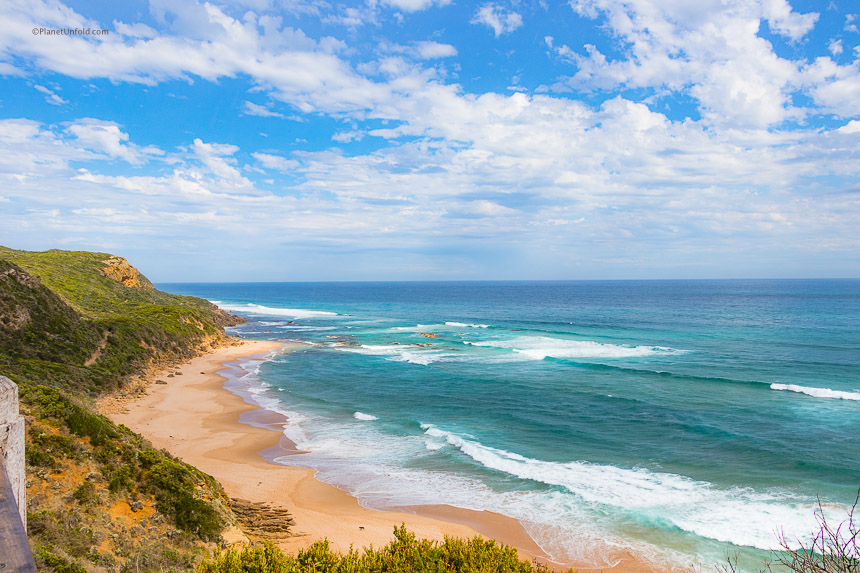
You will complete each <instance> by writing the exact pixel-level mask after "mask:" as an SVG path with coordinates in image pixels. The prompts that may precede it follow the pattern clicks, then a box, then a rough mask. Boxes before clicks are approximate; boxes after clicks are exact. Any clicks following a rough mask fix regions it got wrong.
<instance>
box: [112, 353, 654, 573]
mask: <svg viewBox="0 0 860 573" xmlns="http://www.w3.org/2000/svg"><path fill="white" fill-rule="evenodd" d="M295 346H296V347H297V346H299V345H295ZM290 348H291V347H289V346H287V345H284V344H282V343H279V342H274V341H248V340H244V341H242V342H241V343H240V344H238V345H233V346H225V347H221V348H217V349H215V350H213V351H211V352H209V353H207V354H204V355H202V356H198V357H196V358H193V359H191V360H189V361H187V362H185V363H183V364H181V365H178V366H171V367H170V368H167V369H165V370H164V371H163V372H160V373H157V374H154V375H151V376H149V377H148V383H147V386H146V392H145V393H143V394H142V395H138V396H137V397H134V398H132V399H131V400H127V401H123V402H110V401H106V402H104V403H103V404H104V407H103V408H102V411H103V413H104V414H106V415H107V416H109V417H110V418H111V419H112V420H113V421H114V422H116V423H122V424H124V425H126V426H128V427H129V428H131V429H132V430H134V431H136V432H138V433H140V434H141V435H143V436H144V437H146V438H147V439H148V440H149V441H150V442H152V444H153V445H154V446H155V447H157V448H163V449H165V450H167V451H169V452H170V453H171V454H173V455H174V456H176V457H178V458H180V459H182V460H183V461H185V462H187V463H189V464H191V465H194V466H196V467H197V468H199V469H201V470H202V471H204V472H206V473H208V474H210V475H212V476H213V477H214V478H215V479H217V480H218V481H219V482H220V483H221V485H222V486H223V487H224V490H225V492H226V493H227V494H228V496H230V497H232V498H240V499H245V500H249V501H252V502H266V503H269V504H271V505H272V506H274V507H278V508H284V509H287V510H289V511H290V513H291V514H292V516H293V518H294V519H295V522H296V523H295V525H294V526H293V527H292V536H291V537H288V538H285V539H281V540H278V541H277V542H276V544H277V545H278V546H280V547H281V548H282V549H283V550H285V551H286V552H288V553H293V554H294V553H295V552H297V551H298V550H300V549H304V548H306V547H308V546H310V545H311V544H312V543H314V542H316V541H319V540H322V539H324V538H326V539H328V541H329V544H330V546H331V547H332V549H333V550H335V551H340V552H346V551H348V550H349V549H350V548H356V549H360V548H363V547H366V546H369V545H373V546H374V547H382V546H384V545H386V544H387V543H388V542H389V541H391V540H392V539H393V535H392V533H393V529H394V527H396V526H399V525H400V524H401V523H404V524H405V525H406V527H407V529H409V530H410V531H412V532H413V533H415V534H416V535H417V536H418V537H421V538H426V539H431V540H437V541H442V540H443V539H444V537H445V536H453V537H463V538H471V537H473V536H475V535H481V536H482V537H485V538H492V539H496V540H497V541H499V542H502V543H505V544H507V545H510V546H513V547H515V548H517V550H518V551H519V553H520V555H521V557H523V558H526V559H530V560H531V559H536V560H537V561H538V562H541V563H544V564H546V565H548V566H550V567H551V568H553V569H557V570H565V569H567V568H569V567H576V568H577V569H578V570H580V571H589V570H600V571H607V572H610V571H611V572H613V573H644V572H648V571H657V570H661V571H665V570H666V569H665V567H660V568H659V569H657V568H655V567H654V566H649V565H648V564H646V563H644V562H641V561H638V560H637V559H635V558H634V557H633V556H632V555H629V554H625V555H622V556H620V558H619V559H620V562H619V563H618V564H617V565H616V566H614V567H593V568H589V567H583V564H571V563H556V562H553V561H552V560H550V559H549V557H548V556H547V555H546V554H545V553H544V552H543V551H542V550H541V548H540V547H539V546H538V545H537V543H535V541H534V540H533V539H532V538H531V537H530V536H529V535H528V533H527V532H526V530H525V529H524V528H523V526H522V525H521V524H520V523H519V522H518V521H517V520H515V519H513V518H509V517H506V516H503V515H500V514H495V513H491V512H486V511H471V510H465V509H460V508H456V507H452V506H447V505H434V506H413V507H408V508H393V509H392V510H384V511H380V510H372V509H367V508H365V507H363V506H361V505H360V504H359V503H358V500H357V499H356V498H354V497H352V496H351V495H349V494H348V493H346V492H344V491H342V490H339V489H337V488H336V487H334V486H332V485H330V484H327V483H325V482H322V481H319V480H317V479H315V477H314V474H315V471H314V470H312V469H308V468H304V467H299V466H290V465H284V464H283V463H273V462H272V461H271V460H272V459H274V458H276V457H278V458H281V462H283V457H284V456H286V457H289V455H296V454H298V455H300V454H301V452H300V451H298V450H297V448H296V446H295V444H293V443H291V442H290V441H289V440H288V439H287V438H286V437H285V436H284V434H283V433H282V432H281V431H280V428H281V427H282V425H283V423H284V422H285V421H286V420H285V419H284V418H283V417H282V416H281V415H280V414H277V413H274V412H270V411H268V410H263V409H260V407H259V406H257V405H255V404H252V403H250V402H249V401H248V400H246V399H243V398H242V397H241V392H238V393H237V392H236V391H235V390H231V389H228V388H227V387H225V384H229V383H230V382H231V380H236V376H233V374H231V372H230V371H231V370H236V369H237V368H236V367H237V366H238V365H239V364H240V362H239V361H241V360H259V361H262V360H265V359H267V358H268V357H271V355H272V353H274V352H284V351H289V350H290ZM156 380H158V381H160V383H157V382H156ZM165 382H166V383H165ZM279 416H281V417H280V418H279ZM243 540H244V535H243V534H242V533H241V532H240V531H239V530H237V529H236V528H230V529H229V530H228V531H227V532H226V533H225V541H227V542H242V541H243ZM664 565H665V564H664Z"/></svg>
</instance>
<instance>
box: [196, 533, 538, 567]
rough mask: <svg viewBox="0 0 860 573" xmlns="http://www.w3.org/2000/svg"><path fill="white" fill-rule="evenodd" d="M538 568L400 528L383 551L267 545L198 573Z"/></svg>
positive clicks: (500, 550) (504, 549)
mask: <svg viewBox="0 0 860 573" xmlns="http://www.w3.org/2000/svg"><path fill="white" fill-rule="evenodd" d="M542 570H543V568H542V567H540V566H535V565H533V564H532V563H530V562H528V561H523V560H521V559H520V558H519V556H518V555H517V551H516V549H514V548H512V547H508V546H506V545H503V544H498V543H496V542H495V541H492V540H486V539H482V538H481V537H475V538H473V539H468V540H464V539H454V538H451V537H446V538H445V541H444V542H442V543H438V542H435V541H428V540H426V539H417V538H416V536H415V534H414V533H411V532H409V531H407V530H406V526H405V525H401V526H400V527H395V528H394V540H393V541H392V542H391V543H389V544H388V545H386V546H385V547H383V548H382V549H378V550H377V549H373V548H372V547H371V548H368V549H365V551H364V553H363V554H359V553H358V552H357V551H350V552H349V553H347V554H346V555H342V554H339V553H335V552H333V551H332V550H331V548H330V547H329V544H328V540H324V541H318V542H316V543H314V544H313V545H311V546H310V547H308V548H307V549H306V550H304V551H299V553H298V555H297V556H296V557H290V556H287V555H284V554H283V553H282V552H281V551H280V550H279V549H278V548H276V547H275V546H273V545H272V544H270V543H266V544H264V545H262V546H259V547H253V548H250V547H245V548H243V549H241V550H237V549H232V548H231V549H228V550H227V551H225V552H223V553H221V554H220V555H217V556H216V557H215V559H213V560H211V561H206V562H204V563H201V564H200V565H199V566H198V567H197V570H196V571H197V573H257V572H261V573H321V572H326V573H447V572H453V571H460V572H463V573H534V572H536V571H542Z"/></svg>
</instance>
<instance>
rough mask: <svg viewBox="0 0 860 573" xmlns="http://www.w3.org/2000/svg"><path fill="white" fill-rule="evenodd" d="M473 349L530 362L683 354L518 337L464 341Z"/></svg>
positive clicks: (657, 348)
mask: <svg viewBox="0 0 860 573" xmlns="http://www.w3.org/2000/svg"><path fill="white" fill-rule="evenodd" d="M464 343H465V344H470V345H472V346H489V347H492V348H507V349H510V350H512V351H513V352H516V353H518V354H522V355H523V356H526V357H528V358H530V359H532V360H543V359H545V358H548V357H549V358H636V357H641V356H655V355H656V356H659V355H665V354H676V353H681V352H683V351H682V350H675V349H674V348H667V347H665V346H634V345H623V344H605V343H602V342H594V341H592V340H570V339H563V338H550V337H548V336H518V337H516V338H512V339H507V340H505V339H492V340H481V341H464Z"/></svg>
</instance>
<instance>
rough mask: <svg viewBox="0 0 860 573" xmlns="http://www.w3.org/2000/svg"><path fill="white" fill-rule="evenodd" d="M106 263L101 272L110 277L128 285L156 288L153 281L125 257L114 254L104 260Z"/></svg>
mask: <svg viewBox="0 0 860 573" xmlns="http://www.w3.org/2000/svg"><path fill="white" fill-rule="evenodd" d="M104 265H105V266H104V267H103V268H102V269H101V270H100V271H99V272H101V274H102V275H104V276H106V277H107V278H109V279H113V280H115V281H117V282H121V283H122V284H124V285H125V286H127V287H137V288H154V287H153V286H152V283H151V282H149V280H148V279H147V278H146V277H145V276H143V275H142V274H140V271H138V270H137V269H136V268H134V267H133V266H131V264H129V262H128V261H127V260H125V259H124V258H123V257H117V256H112V257H111V258H109V259H106V260H105V261H104Z"/></svg>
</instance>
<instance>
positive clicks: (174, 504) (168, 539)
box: [0, 247, 242, 572]
mask: <svg viewBox="0 0 860 573" xmlns="http://www.w3.org/2000/svg"><path fill="white" fill-rule="evenodd" d="M241 320H242V319H240V318H238V317H235V316H233V315H231V314H229V313H226V312H224V311H222V310H220V309H218V308H217V307H215V306H213V305H212V304H210V303H209V302H208V301H205V300H202V299H198V298H194V297H183V296H177V295H172V294H168V293H164V292H161V291H159V290H157V289H156V288H155V287H154V286H153V285H152V283H151V282H150V281H149V280H148V279H147V278H146V277H145V276H144V275H143V274H141V273H140V272H139V271H138V270H137V269H136V268H134V267H133V266H132V265H131V264H130V263H129V262H128V261H126V260H125V259H123V258H121V257H116V256H113V255H110V254H105V253H89V252H70V251H57V250H52V251H46V252H42V253H33V252H26V251H16V250H12V249H7V248H5V247H0V375H2V376H8V377H9V378H10V379H12V380H13V381H14V382H16V383H17V384H18V386H19V391H20V397H21V413H22V414H23V415H24V418H25V420H26V445H27V452H26V465H27V468H26V470H27V473H26V485H27V497H28V508H27V509H28V512H27V515H28V534H29V538H30V542H31V546H32V548H33V552H34V555H35V557H36V561H37V565H38V566H39V569H40V570H43V571H63V572H81V571H126V570H128V571H130V570H132V569H134V570H135V571H156V570H158V571H161V570H187V569H189V568H191V567H192V566H193V564H194V563H196V562H197V561H199V559H200V558H201V557H202V556H205V555H207V554H209V552H210V550H211V548H212V547H213V542H216V541H218V539H220V533H221V531H222V529H223V528H224V527H225V526H226V525H228V524H230V523H233V522H234V521H235V517H234V515H233V513H232V510H231V508H230V502H229V500H228V499H226V498H225V496H224V494H223V492H222V490H221V488H220V486H219V484H218V483H217V482H215V480H213V479H212V478H211V477H210V476H208V475H206V474H204V473H202V472H200V471H199V470H197V469H196V468H194V467H191V466H189V465H187V464H184V463H183V462H181V461H179V460H176V459H174V458H172V457H171V456H170V455H169V454H167V453H166V452H163V451H158V450H154V449H152V448H151V447H150V445H149V444H148V443H147V442H146V441H145V440H144V439H143V438H141V437H140V436H138V435H137V434H134V433H133V432H131V431H130V430H128V429H127V428H124V427H122V426H115V425H114V424H113V423H111V422H110V421H109V420H107V419H106V418H104V417H103V416H100V415H98V414H97V413H96V412H95V409H94V400H95V398H96V397H98V396H100V395H103V394H105V393H111V392H124V391H134V388H135V384H134V383H135V381H136V378H137V377H138V376H139V375H140V374H141V373H142V372H143V371H145V370H146V369H149V368H153V367H157V366H160V365H168V364H170V363H173V362H177V361H180V360H185V359H187V358H189V357H191V356H194V355H196V354H199V353H201V352H204V351H206V350H208V349H210V348H212V347H215V346H219V345H222V344H229V343H230V339H229V338H227V337H226V336H225V335H224V330H223V329H224V326H226V325H232V324H237V323H239V322H241Z"/></svg>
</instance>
